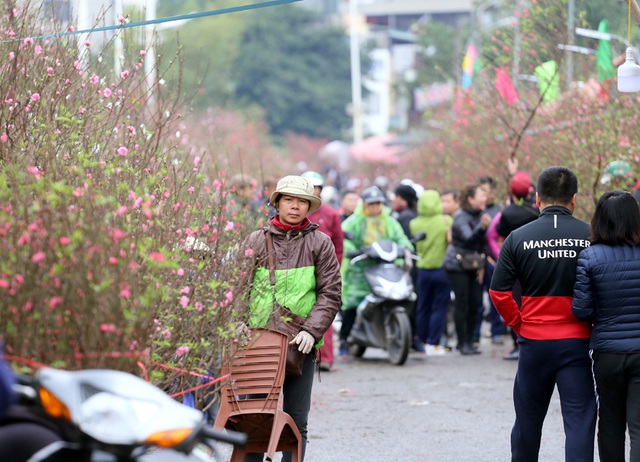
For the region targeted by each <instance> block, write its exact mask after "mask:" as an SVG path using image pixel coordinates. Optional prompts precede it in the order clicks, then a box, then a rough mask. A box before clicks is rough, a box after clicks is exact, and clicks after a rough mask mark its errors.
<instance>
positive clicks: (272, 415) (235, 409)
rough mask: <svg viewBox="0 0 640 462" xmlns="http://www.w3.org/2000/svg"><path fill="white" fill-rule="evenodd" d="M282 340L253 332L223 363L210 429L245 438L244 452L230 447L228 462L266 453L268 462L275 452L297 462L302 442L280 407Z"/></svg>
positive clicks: (284, 347) (284, 344) (261, 331)
mask: <svg viewBox="0 0 640 462" xmlns="http://www.w3.org/2000/svg"><path fill="white" fill-rule="evenodd" d="M287 348H288V339H287V336H286V335H284V334H281V333H279V332H274V331H269V330H264V329H254V330H252V340H251V341H250V343H249V345H247V347H245V348H239V349H238V350H236V352H235V353H234V355H233V356H232V357H231V358H228V360H227V361H226V362H225V364H224V365H223V368H222V373H223V375H224V374H230V379H229V380H227V381H226V383H225V384H224V385H223V388H222V393H221V402H220V411H219V412H218V415H217V417H216V421H215V423H214V427H215V428H227V429H229V430H234V431H238V432H243V433H246V434H247V444H246V445H245V447H244V448H237V447H236V448H234V450H233V454H232V455H231V462H243V461H244V457H245V455H246V454H248V453H252V452H257V453H266V454H267V460H273V458H274V457H275V453H276V452H279V451H291V452H292V456H293V457H292V461H293V462H300V458H301V457H302V437H301V436H300V432H299V431H298V427H297V426H296V424H295V422H294V421H293V419H292V418H291V416H290V415H289V414H287V413H286V412H284V411H282V410H281V409H280V407H279V401H280V395H281V394H282V384H283V382H284V377H285V367H286V354H287Z"/></svg>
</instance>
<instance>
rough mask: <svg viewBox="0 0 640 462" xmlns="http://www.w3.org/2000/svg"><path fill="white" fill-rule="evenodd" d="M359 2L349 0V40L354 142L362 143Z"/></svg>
mask: <svg viewBox="0 0 640 462" xmlns="http://www.w3.org/2000/svg"><path fill="white" fill-rule="evenodd" d="M357 1H358V0H349V39H350V45H351V46H350V51H351V111H352V117H353V142H354V143H358V142H360V141H362V81H361V80H362V76H361V74H360V72H361V71H360V41H359V39H358V30H357V28H358V22H357V14H358V11H357V10H358V8H357Z"/></svg>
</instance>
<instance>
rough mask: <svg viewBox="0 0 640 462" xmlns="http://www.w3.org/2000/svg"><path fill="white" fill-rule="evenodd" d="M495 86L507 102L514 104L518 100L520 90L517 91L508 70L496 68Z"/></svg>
mask: <svg viewBox="0 0 640 462" xmlns="http://www.w3.org/2000/svg"><path fill="white" fill-rule="evenodd" d="M495 87H496V90H498V93H500V96H502V97H503V98H504V99H505V100H506V101H507V103H509V104H513V103H515V102H516V101H517V100H518V92H517V91H516V87H514V86H513V82H512V81H511V77H509V71H508V70H506V69H501V68H499V69H496V83H495Z"/></svg>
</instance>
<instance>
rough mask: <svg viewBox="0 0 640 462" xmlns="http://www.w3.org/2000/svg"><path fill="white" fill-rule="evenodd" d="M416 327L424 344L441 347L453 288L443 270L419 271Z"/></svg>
mask: <svg viewBox="0 0 640 462" xmlns="http://www.w3.org/2000/svg"><path fill="white" fill-rule="evenodd" d="M416 287H417V293H418V299H417V300H416V327H417V334H418V338H419V339H420V341H421V342H422V343H428V344H430V345H439V344H440V337H441V336H442V333H443V332H444V329H445V326H446V324H447V309H448V308H449V302H450V301H451V286H450V285H449V279H448V278H447V273H446V271H445V270H443V269H418V284H417V286H416Z"/></svg>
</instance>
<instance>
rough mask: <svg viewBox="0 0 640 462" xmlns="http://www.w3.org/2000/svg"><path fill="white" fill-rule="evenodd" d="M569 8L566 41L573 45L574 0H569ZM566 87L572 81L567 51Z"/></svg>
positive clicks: (569, 58) (569, 57)
mask: <svg viewBox="0 0 640 462" xmlns="http://www.w3.org/2000/svg"><path fill="white" fill-rule="evenodd" d="M568 8H569V10H568V12H567V43H568V44H569V45H573V43H574V42H575V30H576V21H575V9H576V4H575V0H569V6H568ZM566 56H567V68H566V71H567V87H568V88H571V83H572V82H573V54H572V53H567V54H566Z"/></svg>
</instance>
